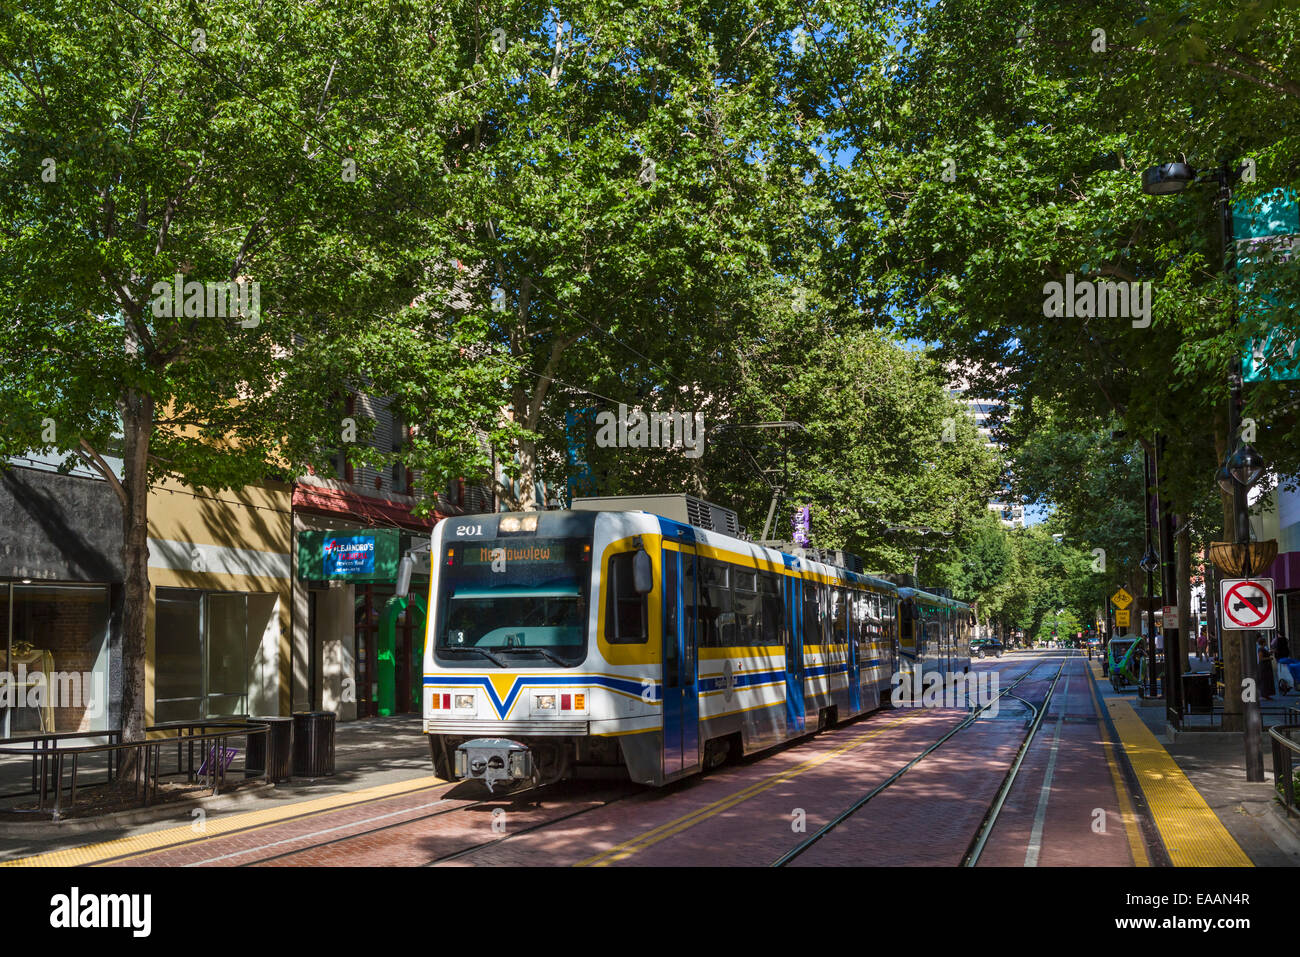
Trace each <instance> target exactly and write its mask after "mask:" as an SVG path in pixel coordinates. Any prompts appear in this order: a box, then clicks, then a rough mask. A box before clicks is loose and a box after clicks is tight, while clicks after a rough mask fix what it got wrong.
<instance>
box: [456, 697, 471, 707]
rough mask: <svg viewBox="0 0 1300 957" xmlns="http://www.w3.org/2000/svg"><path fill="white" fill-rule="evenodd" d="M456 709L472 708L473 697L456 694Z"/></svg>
mask: <svg viewBox="0 0 1300 957" xmlns="http://www.w3.org/2000/svg"><path fill="white" fill-rule="evenodd" d="M456 707H457V708H473V707H474V696H473V695H472V694H458V695H456Z"/></svg>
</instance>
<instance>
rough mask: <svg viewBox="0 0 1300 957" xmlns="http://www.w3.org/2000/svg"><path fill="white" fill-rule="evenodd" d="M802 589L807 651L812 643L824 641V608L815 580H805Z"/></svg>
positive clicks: (804, 641) (804, 633) (804, 640)
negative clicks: (822, 607)
mask: <svg viewBox="0 0 1300 957" xmlns="http://www.w3.org/2000/svg"><path fill="white" fill-rule="evenodd" d="M800 589H801V591H802V592H803V647H804V651H805V652H807V650H808V648H809V647H810V646H811V645H820V644H821V643H822V610H821V603H820V602H819V601H818V600H817V584H816V583H815V582H811V581H807V580H804V581H803V582H801V583H800Z"/></svg>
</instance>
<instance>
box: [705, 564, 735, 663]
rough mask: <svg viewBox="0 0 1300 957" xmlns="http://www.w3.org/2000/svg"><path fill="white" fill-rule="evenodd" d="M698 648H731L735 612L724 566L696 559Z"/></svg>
mask: <svg viewBox="0 0 1300 957" xmlns="http://www.w3.org/2000/svg"><path fill="white" fill-rule="evenodd" d="M699 613H700V645H701V646H702V647H705V648H718V647H722V646H724V645H734V644H735V643H736V641H735V634H736V611H735V608H734V607H733V606H732V601H731V586H730V584H729V581H728V575H727V566H726V565H724V564H723V563H722V562H716V561H713V560H712V559H708V558H701V559H700V606H699Z"/></svg>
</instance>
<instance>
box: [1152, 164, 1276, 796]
mask: <svg viewBox="0 0 1300 957" xmlns="http://www.w3.org/2000/svg"><path fill="white" fill-rule="evenodd" d="M1239 175H1240V170H1239V169H1235V168H1233V167H1232V165H1231V164H1229V163H1224V164H1223V165H1222V166H1221V167H1219V168H1217V169H1214V170H1207V171H1205V176H1204V181H1208V182H1213V183H1215V184H1216V185H1217V186H1218V188H1219V194H1218V197H1217V199H1218V202H1219V230H1220V238H1221V239H1222V242H1223V272H1224V276H1225V277H1226V278H1227V279H1228V281H1229V282H1232V281H1233V279H1234V274H1235V273H1236V266H1237V256H1236V252H1235V250H1234V249H1233V244H1232V184H1233V182H1235V180H1236V179H1237V177H1238V176H1239ZM1197 180H1198V175H1197V171H1196V170H1195V169H1193V168H1192V167H1191V166H1189V165H1188V164H1187V163H1166V164H1164V165H1163V166H1153V167H1151V168H1150V169H1148V170H1146V171H1145V172H1144V173H1143V174H1142V189H1143V190H1144V191H1145V192H1146V193H1148V194H1149V195H1152V196H1164V195H1169V194H1172V193H1181V192H1182V191H1183V190H1185V189H1186V188H1187V187H1188V186H1191V185H1192V184H1194V183H1195V182H1197ZM1229 321H1230V322H1231V323H1232V324H1234V325H1235V324H1236V322H1237V307H1236V297H1235V296H1234V297H1232V300H1231V318H1230V320H1229ZM1241 390H1242V375H1241V357H1240V355H1234V356H1233V359H1232V365H1231V368H1230V371H1229V374H1228V392H1229V397H1228V440H1229V445H1230V446H1235V448H1234V451H1233V452H1232V454H1231V456H1230V457H1229V460H1228V462H1227V463H1226V464H1225V466H1224V467H1223V468H1222V469H1220V473H1219V484H1220V485H1221V486H1222V487H1223V488H1224V489H1225V490H1228V489H1229V488H1230V489H1231V492H1232V512H1233V542H1234V544H1235V545H1236V546H1237V547H1238V549H1239V550H1240V551H1241V552H1242V553H1243V560H1244V567H1243V569H1242V571H1243V572H1244V574H1245V576H1246V577H1249V576H1250V574H1251V572H1252V571H1253V569H1252V568H1251V567H1250V513H1249V512H1248V511H1247V500H1246V491H1247V489H1248V488H1249V486H1250V485H1251V484H1253V482H1255V481H1258V479H1259V476H1260V475H1261V474H1262V473H1263V462H1262V461H1261V460H1260V458H1259V454H1258V453H1257V452H1255V450H1254V449H1253V448H1251V447H1250V446H1248V445H1242V444H1240V443H1241V405H1242V400H1241ZM1225 531H1226V529H1225ZM1225 630H1226V629H1225ZM1237 635H1238V638H1237V644H1238V648H1239V649H1240V652H1241V664H1242V668H1241V670H1242V672H1243V677H1245V678H1246V679H1248V680H1249V681H1250V684H1251V685H1252V686H1253V687H1254V688H1256V689H1258V687H1259V685H1258V680H1257V679H1258V658H1257V655H1256V651H1255V643H1254V641H1252V640H1251V633H1250V632H1246V631H1238V632H1237ZM1224 644H1225V645H1227V644H1228V642H1227V641H1225V642H1224ZM1224 650H1225V654H1224V659H1225V660H1224V685H1225V687H1224V694H1225V695H1229V694H1236V693H1239V692H1238V689H1235V688H1233V687H1232V679H1233V677H1234V676H1233V675H1232V674H1231V673H1230V670H1229V668H1228V661H1227V658H1228V655H1227V654H1226V651H1227V649H1226V648H1225V649H1224ZM1243 703H1244V705H1245V718H1246V720H1245V722H1244V724H1245V728H1244V732H1245V736H1246V780H1247V781H1263V780H1264V756H1263V752H1262V749H1261V747H1260V732H1261V728H1262V721H1261V720H1260V713H1259V695H1258V692H1257V693H1256V694H1253V695H1250V696H1249V697H1248V698H1247V699H1246V700H1245V701H1244V702H1243ZM1224 710H1225V716H1226V711H1227V709H1226V708H1225V709H1224Z"/></svg>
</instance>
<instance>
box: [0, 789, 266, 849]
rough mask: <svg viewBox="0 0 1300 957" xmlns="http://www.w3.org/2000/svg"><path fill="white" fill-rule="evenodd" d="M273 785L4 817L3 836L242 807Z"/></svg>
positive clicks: (106, 826)
mask: <svg viewBox="0 0 1300 957" xmlns="http://www.w3.org/2000/svg"><path fill="white" fill-rule="evenodd" d="M274 789H275V785H274V784H271V783H269V782H264V783H262V784H256V785H253V786H252V787H248V788H243V789H241V790H240V791H239V792H238V793H235V794H218V795H216V796H215V797H214V796H212V795H210V794H209V795H208V796H206V797H197V798H185V799H183V800H180V801H169V802H167V803H166V804H160V805H157V806H155V807H146V808H137V809H136V810H132V811H114V812H113V813H112V814H103V815H100V816H98V817H85V818H82V817H74V818H65V819H63V820H61V821H50V820H40V821H31V822H27V821H4V822H0V837H41V836H54V835H57V834H84V833H87V832H90V831H109V830H115V829H117V828H120V827H130V826H132V825H135V824H152V823H153V822H155V821H161V820H165V819H166V818H169V817H176V816H178V815H177V812H178V811H182V812H186V816H188V812H189V811H191V810H193V809H194V808H204V809H207V808H213V809H215V810H222V809H224V808H230V807H239V806H240V805H241V804H251V803H252V802H253V800H255V799H256V798H258V797H261V796H263V795H264V794H265V793H266V792H267V791H268V790H271V791H274Z"/></svg>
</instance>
